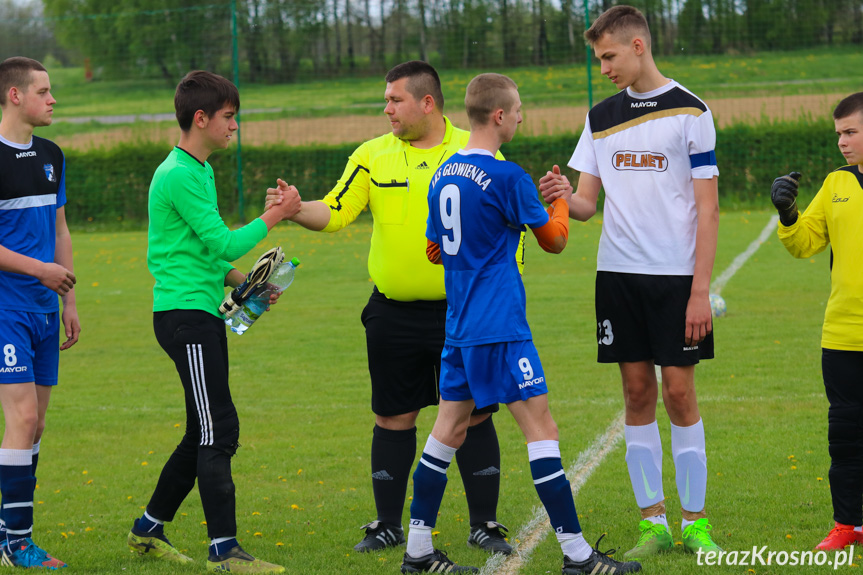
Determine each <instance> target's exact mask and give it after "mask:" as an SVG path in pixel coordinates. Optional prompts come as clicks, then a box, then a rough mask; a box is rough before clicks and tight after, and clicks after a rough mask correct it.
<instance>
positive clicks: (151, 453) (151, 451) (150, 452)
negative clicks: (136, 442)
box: [147, 449, 156, 455]
mask: <svg viewBox="0 0 863 575" xmlns="http://www.w3.org/2000/svg"><path fill="white" fill-rule="evenodd" d="M154 453H156V452H155V451H153V450H152V449H151V450H150V451H148V452H147V455H153V454H154Z"/></svg>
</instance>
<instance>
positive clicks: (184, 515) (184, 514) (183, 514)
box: [180, 513, 188, 517]
mask: <svg viewBox="0 0 863 575" xmlns="http://www.w3.org/2000/svg"><path fill="white" fill-rule="evenodd" d="M180 515H182V516H183V517H186V516H187V515H188V513H180Z"/></svg>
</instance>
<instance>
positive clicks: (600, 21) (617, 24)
mask: <svg viewBox="0 0 863 575" xmlns="http://www.w3.org/2000/svg"><path fill="white" fill-rule="evenodd" d="M605 34H610V35H612V36H618V37H619V36H621V35H625V37H624V38H623V40H624V41H626V42H628V41H629V40H631V39H632V38H634V37H635V36H638V35H642V36H644V41H645V43H647V47H648V48H650V27H649V26H648V25H647V18H645V17H644V14H642V13H641V11H639V10H638V8H634V7H632V6H626V5H623V4H621V5H620V6H612V7H611V8H609V9H608V10H606V11H605V12H603V13H602V14H601V15H600V16H599V18H597V19H596V20H595V21H594V22H593V24H591V26H590V28H588V29H587V30H586V31H585V32H584V39H585V40H587V43H588V44H590V45H591V46H593V45H594V44H596V43H597V42H599V39H600V38H602V37H603V36H604V35H605ZM618 39H619V38H618Z"/></svg>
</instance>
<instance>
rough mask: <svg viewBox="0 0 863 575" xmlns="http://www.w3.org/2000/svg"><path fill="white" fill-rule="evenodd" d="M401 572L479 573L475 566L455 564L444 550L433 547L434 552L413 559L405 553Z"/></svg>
mask: <svg viewBox="0 0 863 575" xmlns="http://www.w3.org/2000/svg"><path fill="white" fill-rule="evenodd" d="M402 573H479V569H477V568H476V567H468V566H467V565H456V564H455V563H453V562H452V560H450V558H449V557H447V555H446V551H441V550H440V549H435V550H434V552H432V553H429V554H428V555H424V556H423V557H420V558H418V559H414V558H413V557H411V556H410V555H408V554H407V553H405V558H404V560H403V561H402Z"/></svg>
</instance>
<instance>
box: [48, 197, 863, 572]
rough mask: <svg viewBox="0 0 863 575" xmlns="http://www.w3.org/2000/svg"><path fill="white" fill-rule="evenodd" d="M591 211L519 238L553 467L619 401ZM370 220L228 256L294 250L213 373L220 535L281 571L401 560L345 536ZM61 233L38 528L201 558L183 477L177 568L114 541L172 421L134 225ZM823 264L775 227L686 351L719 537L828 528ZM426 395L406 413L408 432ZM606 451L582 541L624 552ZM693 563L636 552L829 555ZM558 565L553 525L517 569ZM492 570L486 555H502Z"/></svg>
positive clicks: (355, 511)
mask: <svg viewBox="0 0 863 575" xmlns="http://www.w3.org/2000/svg"><path fill="white" fill-rule="evenodd" d="M771 215H772V214H770V213H768V212H751V213H750V212H729V213H723V214H722V216H721V223H720V232H719V248H718V254H717V260H716V266H715V271H714V278H716V277H717V276H718V275H719V274H720V273H721V272H722V271H723V270H724V269H726V268H727V267H728V266H729V264H730V263H731V262H732V260H733V259H734V258H735V257H736V256H737V255H738V254H740V253H741V252H743V251H744V250H746V248H747V246H749V244H750V243H751V242H752V241H753V240H755V239H756V238H757V237H758V235H759V234H760V233H761V231H762V230H763V229H764V227H765V225H767V223H768V221H769V218H770V216H771ZM600 217H601V214H598V216H597V219H596V221H591V222H588V223H579V222H572V227H571V230H570V241H569V246H568V247H567V249H566V251H564V253H563V254H561V255H559V256H554V255H550V254H546V253H543V252H541V251H540V250H539V248H538V247H537V246H536V243H535V240H533V239H532V238H530V239H529V241H528V250H527V265H526V272H525V276H524V281H525V286H526V290H527V296H528V316H529V320H530V323H531V326H532V329H533V333H534V338H535V341H536V344H537V347H538V349H539V352H540V357H541V358H542V360H543V365H544V367H545V370H546V376H547V379H548V382H549V387H550V390H551V393H550V396H549V399H550V403H551V409H552V413H553V415H554V417H555V419H556V421H557V423H558V425H559V428H560V438H561V451H562V455H563V461H564V467H565V468H567V469H570V468H571V467H572V465H573V464H574V462H575V461H576V460H577V459H578V457H579V455H580V454H581V453H582V452H584V451H586V450H588V449H589V448H590V446H591V445H592V444H593V443H594V442H595V441H596V439H597V437H598V436H600V435H601V434H602V433H604V432H605V431H606V429H607V428H608V426H609V425H610V424H611V423H612V422H613V421H614V420H615V419H616V418H617V417H618V415H619V413H620V411H621V409H622V399H621V392H620V382H619V375H618V373H617V368H616V367H615V366H609V365H599V364H597V363H596V362H595V355H596V344H595V340H594V335H595V327H594V317H593V282H594V273H595V265H596V247H597V242H598V239H599V232H600V229H601V220H600V219H599V218H600ZM370 233H371V222H370V220H369V219H364V218H361V219H360V220H358V221H357V222H355V224H354V225H352V226H351V227H349V228H347V229H345V230H343V231H341V232H339V233H337V234H333V235H328V234H322V233H314V232H309V231H306V230H303V229H302V228H300V227H299V226H296V225H284V224H282V225H281V227H279V228H277V230H276V231H274V232H273V233H272V234H271V235H270V237H269V238H267V239H266V240H264V241H263V242H262V243H261V244H260V245H259V246H258V247H257V248H256V249H255V250H253V252H252V254H251V255H250V256H247V257H245V258H243V259H242V260H240V261H239V262H237V263H236V265H237V267H238V268H239V269H240V270H242V271H246V268H248V267H249V266H250V265H251V263H252V262H253V261H254V259H255V257H256V256H257V255H258V253H259V252H263V251H264V250H265V249H267V248H269V247H271V246H272V245H274V244H280V245H281V246H282V247H283V248H284V249H285V252H286V255H287V256H288V257H292V256H297V257H299V258H300V259H301V260H302V265H301V266H300V268H299V270H298V271H297V276H296V279H295V281H294V284H293V285H292V286H291V287H290V288H289V290H288V291H287V292H286V293H285V295H284V296H283V297H282V300H281V301H280V302H279V304H278V305H277V306H274V307H273V310H272V311H271V312H269V313H268V314H266V315H265V316H263V317H262V319H260V320H259V323H257V324H256V325H255V326H254V327H253V328H252V329H251V330H250V331H249V332H248V333H247V334H246V335H243V336H236V335H234V334H229V344H230V353H231V377H232V383H231V387H232V390H233V395H234V400H235V402H236V405H237V408H238V411H239V415H240V422H241V432H240V444H241V448H240V449H239V451H238V452H237V455H236V456H235V457H234V460H233V469H234V480H235V482H236V485H237V509H238V527H239V534H238V535H239V538H240V541H241V543H242V544H243V546H244V547H245V548H246V549H247V550H248V551H250V552H251V553H252V554H254V555H256V556H260V557H261V558H263V559H266V560H268V561H274V562H277V563H281V564H284V565H285V566H286V567H287V568H288V572H289V573H310V574H314V573H333V572H338V573H357V574H360V573H387V572H391V573H397V572H398V568H399V565H400V562H401V556H402V553H403V549H398V550H388V551H385V552H381V553H376V554H366V555H361V554H357V553H355V552H354V551H353V549H352V547H353V545H354V544H355V543H357V541H359V539H360V538H361V537H362V531H361V530H360V529H359V527H360V526H361V525H362V524H364V523H366V522H368V521H371V520H373V519H374V518H375V512H374V504H373V499H372V492H371V482H370V480H369V475H370V467H369V446H370V437H371V430H372V426H373V416H372V414H371V411H370V408H369V404H370V390H369V382H368V379H369V377H368V371H367V364H366V354H365V337H364V333H363V329H362V325H361V323H360V320H359V316H360V311H361V310H362V308H363V306H364V305H365V303H366V301H367V299H368V295H369V293H370V291H371V288H372V284H371V282H370V280H369V278H368V272H367V269H366V255H367V251H368V243H369V236H370ZM73 243H74V250H75V271H76V273H77V275H78V287H77V299H78V308H79V313H80V317H81V323H82V326H83V332H82V334H81V340H80V342H79V343H78V344H77V345H76V346H75V347H73V348H72V349H71V350H68V351H65V352H63V353H62V355H61V367H60V369H61V375H60V378H61V383H60V386H59V387H58V388H57V389H56V391H55V392H54V395H53V398H52V405H51V408H50V409H49V412H48V427H47V430H46V433H45V436H44V439H43V443H42V452H41V453H42V457H41V459H40V465H39V478H38V484H39V485H38V490H37V492H36V509H35V539H36V541H37V542H38V543H39V544H40V545H41V546H43V547H44V548H46V549H47V550H48V551H49V552H50V553H52V554H55V555H56V556H58V557H60V558H61V559H63V560H65V561H68V562H69V563H70V565H71V568H72V569H74V570H76V571H78V572H82V573H117V572H121V571H123V572H126V573H142V574H151V573H152V574H157V573H199V572H202V571H203V569H204V561H205V560H206V548H207V536H206V527H205V526H204V525H203V524H202V522H203V521H204V518H203V513H202V511H201V507H200V500H199V498H198V494H197V490H194V491H193V492H192V494H191V495H190V496H189V498H188V500H187V501H186V503H185V504H184V505H183V507H182V508H181V509H180V513H179V514H178V516H177V517H176V519H175V520H174V521H173V523H171V524H169V525H168V526H167V529H166V533H167V535H168V536H169V537H170V538H171V540H172V542H173V543H174V544H175V545H176V546H177V547H178V548H179V549H181V550H182V551H183V552H184V553H186V554H188V555H190V556H192V557H194V558H195V559H196V561H197V563H196V564H195V565H192V566H181V567H176V566H173V565H161V564H159V563H158V562H156V561H148V560H144V559H141V558H138V557H135V556H133V555H131V554H130V553H129V551H128V549H127V548H126V545H125V537H126V534H127V533H128V530H129V528H130V526H131V524H132V520H133V519H134V518H135V517H137V516H139V515H140V514H141V513H142V510H143V508H144V506H145V505H146V504H147V501H148V498H149V495H150V494H151V492H152V490H153V487H154V486H155V483H156V480H157V478H158V474H159V472H160V470H161V467H162V465H163V464H164V462H165V461H166V459H167V457H168V456H169V454H170V453H171V451H172V450H173V448H174V446H175V445H176V444H177V443H178V441H179V439H180V437H181V435H182V422H183V421H184V409H183V399H182V392H181V386H180V384H179V380H178V377H177V375H176V373H175V371H174V367H173V364H172V363H171V362H170V361H169V359H168V358H167V356H166V355H165V354H164V353H163V352H162V350H161V349H160V348H159V347H158V345H157V343H156V341H155V338H154V336H153V331H152V313H151V311H150V309H151V304H152V296H151V290H152V278H151V276H150V275H149V273H148V271H147V268H146V234H145V233H143V232H131V233H130V232H124V233H90V234H87V233H80V234H77V235H74V236H73ZM828 265H829V264H828V257H826V256H825V255H824V254H821V255H819V256H817V257H815V258H812V259H811V260H794V259H793V258H791V257H790V256H789V255H788V254H787V252H785V250H784V248H783V247H782V246H781V244H780V243H779V241H778V239H777V238H776V235H775V232H773V233H771V234H770V236H769V239H767V241H765V242H764V243H763V244H762V245H761V246H760V247H759V249H758V250H757V251H756V252H755V253H754V255H753V256H752V257H751V258H750V259H749V260H748V261H747V262H746V264H745V265H744V266H743V267H742V268H741V269H740V270H739V271H738V272H737V273H736V274H735V275H734V276H733V277H732V278H731V280H730V281H729V282H728V283H727V284H726V285H725V286H724V288H723V289H722V295H723V296H724V297H725V300H726V301H727V303H728V314H727V315H726V316H725V317H722V318H720V319H718V320H716V322H715V332H716V355H717V358H716V359H715V360H713V361H708V362H704V363H703V364H702V365H701V366H700V367H699V369H698V371H697V375H696V381H697V386H696V387H697V390H698V395H699V403H700V407H701V411H702V415H703V418H704V421H705V430H706V436H707V450H708V473H709V481H708V497H707V511H708V514H709V517H710V520H711V523H712V524H713V525H714V531H713V535H714V538H715V540H716V541H717V543H718V544H719V545H721V546H722V547H723V548H725V549H726V550H741V551H742V550H751V549H752V547H753V546H757V547H759V548H760V547H762V546H767V547H768V549H769V550H770V551H777V552H779V551H787V552H790V551H795V550H796V551H798V552H799V551H806V550H811V549H812V547H813V546H814V545H815V544H816V543H817V542H818V541H820V539H821V538H822V537H823V536H824V535H826V533H827V531H828V530H829V529H830V527H832V509H831V505H830V495H829V486H828V478H827V472H828V467H829V457H828V453H827V402H826V399H825V398H824V393H823V388H822V383H821V376H820V325H821V320H822V316H823V312H824V306H825V303H826V300H827V297H828V294H829V269H828ZM661 409H662V408H661V406H660V414H659V426H660V430H661V433H662V435H663V440H664V449H665V454H664V469H665V476H664V488H665V495H666V500H667V504H668V509H669V521H670V523H671V525H672V526H673V530H672V533H673V536H674V538H675V541H679V540H680V529H679V521H680V510H679V502H678V498H677V492H676V488H675V483H674V475H673V466H672V463H671V449H670V443H669V440H670V434H669V424H668V418H667V416H666V415H665V414H664V413H662V412H661ZM435 411H436V410H435V409H433V408H430V409H426V410H424V411H423V413H422V414H421V416H420V420H419V422H418V427H419V433H418V436H419V438H418V446H419V449H421V448H422V445H423V444H424V442H425V438H426V437H427V435H428V433H429V431H430V429H431V425H432V423H433V419H434V414H435ZM495 424H496V427H497V429H498V433H499V436H500V441H501V456H502V473H503V477H502V484H501V500H500V506H499V512H498V518H499V520H500V521H501V522H502V523H504V524H505V525H507V526H508V527H509V528H510V535H511V538H510V540H511V542H512V543H517V541H515V535H516V534H517V533H518V532H519V531H520V530H521V529H522V527H523V526H524V525H525V524H526V523H527V522H528V521H529V520H530V519H531V518H532V517H533V516H534V514H535V513H536V509H535V507H536V506H537V505H538V504H539V500H538V498H537V496H536V494H535V491H534V489H533V484H532V480H531V477H530V471H529V467H528V464H527V453H526V448H525V445H524V439H523V437H522V436H521V434H520V432H519V431H518V429H517V427H516V425H515V423H514V421H513V420H512V418H511V416H510V415H509V414H508V413H507V412H506V410H505V409H502V411H501V413H499V414H498V415H496V416H495ZM624 451H625V448H624V446H623V442H622V441H620V442H618V443H617V444H615V445H614V447H613V449H612V450H611V452H610V453H609V455H608V456H607V457H606V458H605V459H603V460H601V461H600V462H599V465H598V466H597V467H596V469H595V471H594V472H593V473H592V475H590V476H589V477H588V478H587V480H586V482H585V483H584V485H583V487H582V488H581V489H580V490H579V491H578V493H577V496H576V506H577V508H578V510H579V514H580V517H581V522H582V526H583V528H584V532H585V536H586V537H587V538H588V540H589V541H590V542H591V543H593V542H594V541H595V540H596V539H597V538H598V537H599V536H600V535H601V534H602V533H607V535H606V537H605V539H603V541H602V543H601V545H600V547H601V548H602V549H603V550H604V549H606V548H608V547H617V548H619V549H620V550H621V551H620V553H622V551H624V550H626V549H628V548H629V547H631V546H632V545H633V544H634V543H635V541H636V539H637V523H638V520H639V514H638V509H637V507H636V505H635V501H634V497H633V495H632V492H631V488H630V485H629V480H628V475H627V472H626V466H625V462H624ZM570 478H572V474H570ZM449 480H450V481H449V485H448V488H447V492H446V495H445V497H444V501H443V506H442V508H441V514H440V518H439V522H438V525H437V527H436V529H435V531H437V532H439V534H437V535H436V536H435V545H436V546H438V547H440V548H442V549H444V550H446V551H447V552H449V553H450V555H451V557H452V558H453V559H455V560H456V561H457V562H459V563H462V564H473V565H477V566H483V565H484V563H485V561H486V559H487V555H485V554H484V553H482V552H480V551H477V550H474V549H471V548H468V547H467V546H466V545H465V540H466V538H467V533H468V517H467V509H466V505H465V500H464V495H463V490H462V486H461V480H460V478H459V475H458V472H457V469H456V466H455V465H454V466H453V469H452V470H451V471H450V473H449ZM409 490H410V488H409ZM404 517H405V520H406V519H407V517H408V512H407V509H406V510H405V515H404ZM855 556H856V561H857V562H859V561H860V557H859V553H857V552H855ZM830 559H832V555H831V556H830ZM695 561H696V559H695V556H692V555H687V554H684V553H683V551H682V547H681V546H679V545H678V546H676V548H675V550H674V552H673V553H670V554H667V555H665V556H661V557H659V558H655V559H651V560H648V561H646V562H645V563H644V571H645V572H646V573H659V572H662V573H669V574H678V573H679V574H684V573H693V572H696V570H700V569H706V570H708V571H707V572H709V573H717V574H719V573H749V572H752V573H758V574H768V573H788V572H791V570H793V571H794V572H795V573H796V572H802V573H816V572H817V573H822V572H826V571H827V570H829V569H831V568H830V567H828V566H821V567H815V566H813V567H806V568H800V567H788V566H786V567H777V566H761V565H756V566H754V567H739V566H738V567H725V566H723V567H715V566H713V567H708V566H701V567H697V566H696V565H695ZM560 566H561V556H560V551H559V547H558V545H557V542H556V540H555V538H554V536H553V534H552V533H550V531H549V532H548V533H546V536H545V539H544V540H543V541H542V542H541V543H540V544H539V545H538V546H537V547H536V548H535V549H534V550H533V552H532V553H531V555H530V557H529V558H528V559H527V560H526V561H525V563H524V565H523V567H522V568H521V569H520V570H518V571H516V572H518V573H557V572H559V569H560ZM506 569H509V567H508V564H507V563H504V564H503V566H501V567H500V569H499V570H500V571H501V572H505V570H506ZM843 569H846V568H843ZM852 569H853V568H852ZM510 572H511V571H510Z"/></svg>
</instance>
